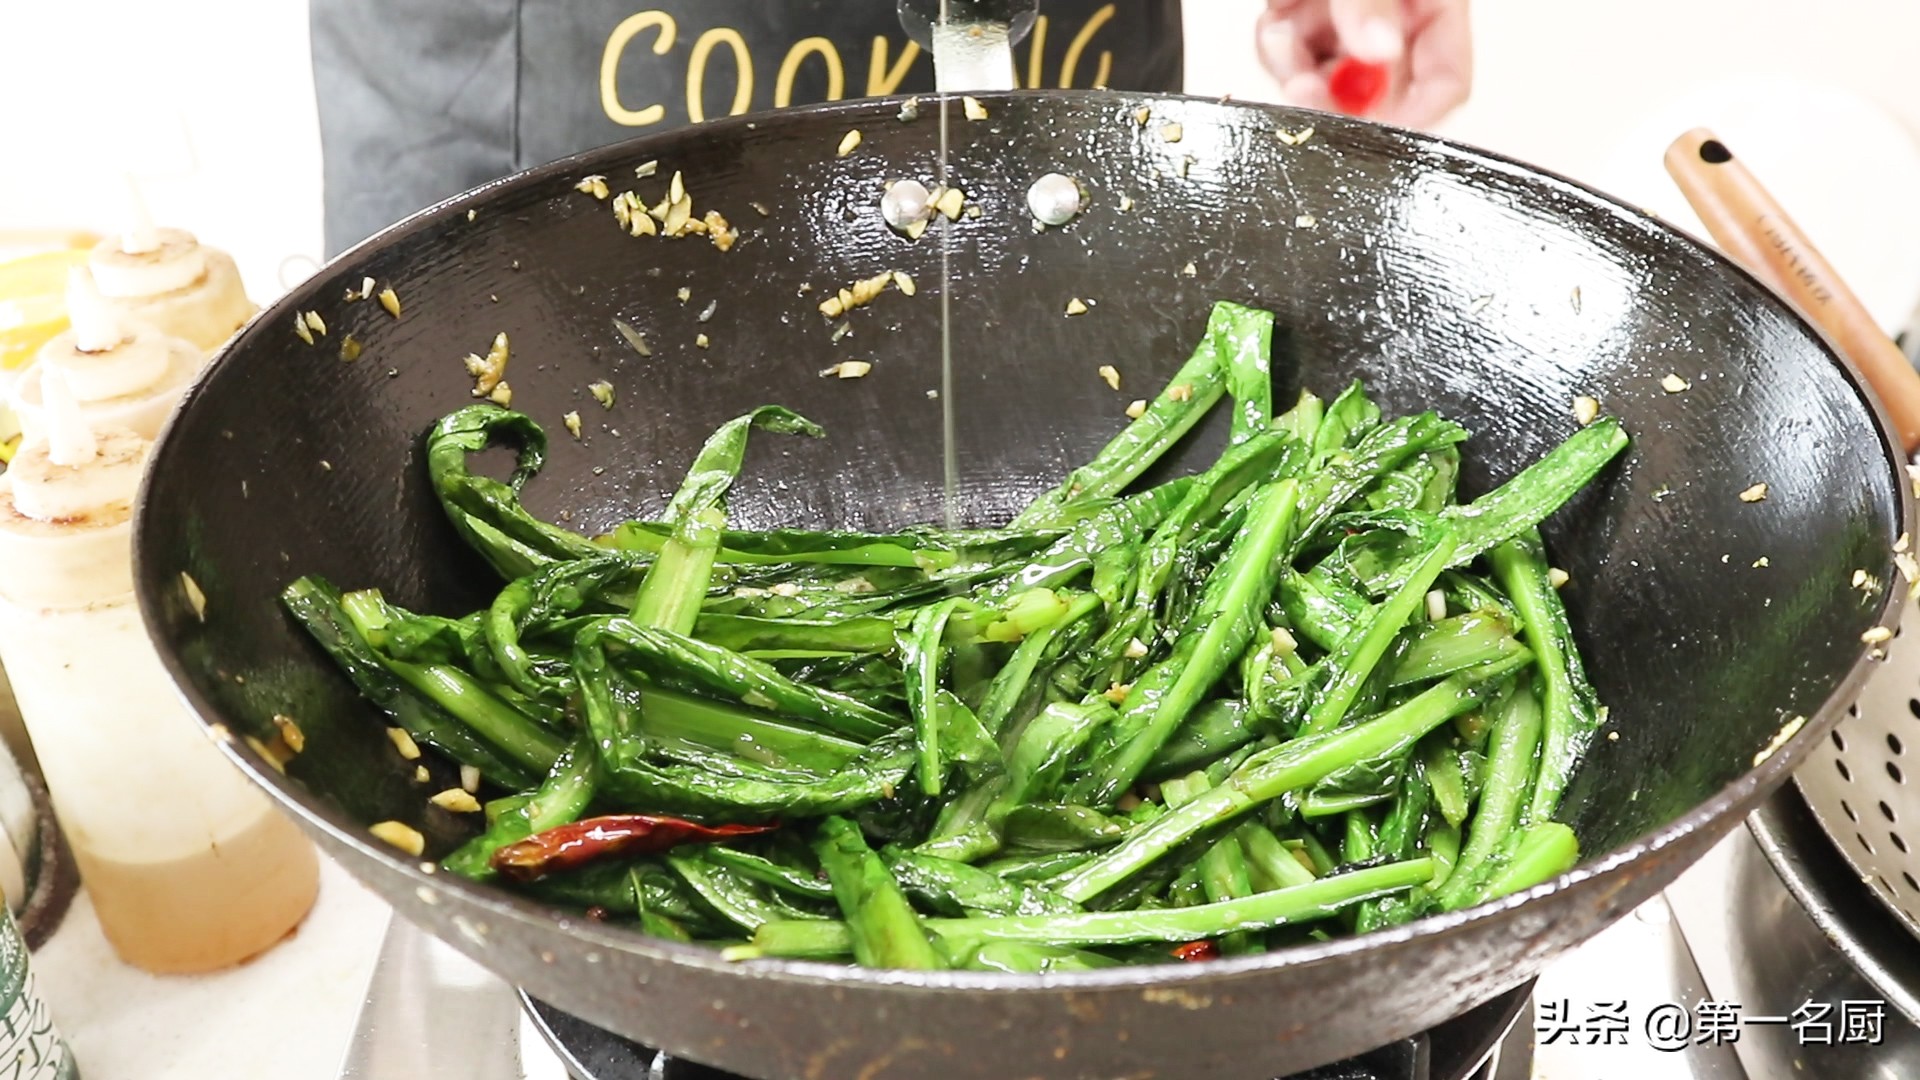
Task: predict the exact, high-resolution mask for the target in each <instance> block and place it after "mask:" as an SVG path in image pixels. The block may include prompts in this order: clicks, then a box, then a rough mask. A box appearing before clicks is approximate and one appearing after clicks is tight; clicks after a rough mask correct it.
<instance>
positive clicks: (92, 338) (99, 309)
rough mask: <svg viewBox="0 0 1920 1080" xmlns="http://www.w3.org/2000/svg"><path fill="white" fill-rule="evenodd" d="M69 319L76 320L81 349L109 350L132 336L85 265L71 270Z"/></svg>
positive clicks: (75, 341)
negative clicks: (101, 293)
mask: <svg viewBox="0 0 1920 1080" xmlns="http://www.w3.org/2000/svg"><path fill="white" fill-rule="evenodd" d="M67 321H68V322H70V323H72V324H73V344H74V348H76V349H79V350H80V351H81V352H90V353H97V352H106V351H107V350H109V349H112V348H114V347H115V346H117V345H119V344H121V343H122V342H125V341H127V340H128V339H129V338H130V337H132V335H131V334H129V333H128V332H127V328H126V327H125V326H124V325H122V324H121V322H120V316H119V314H118V313H116V312H115V311H114V309H113V305H111V304H109V303H107V298H106V297H104V296H102V295H100V287H99V286H98V285H97V284H95V283H94V280H93V273H92V272H91V271H89V270H88V269H87V268H86V267H84V266H76V267H74V268H73V269H71V270H69V271H67Z"/></svg>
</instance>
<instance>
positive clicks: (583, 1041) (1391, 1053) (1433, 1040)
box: [520, 982, 1533, 1080]
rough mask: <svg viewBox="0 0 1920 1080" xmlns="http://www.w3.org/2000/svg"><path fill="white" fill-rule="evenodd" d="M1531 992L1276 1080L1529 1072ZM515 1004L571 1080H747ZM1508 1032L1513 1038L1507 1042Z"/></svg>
mask: <svg viewBox="0 0 1920 1080" xmlns="http://www.w3.org/2000/svg"><path fill="white" fill-rule="evenodd" d="M1532 993H1533V983H1531V982H1529V983H1527V984H1526V985H1524V986H1521V987H1518V988H1517V989H1514V990H1510V991H1508V992H1507V993H1505V994H1503V995H1501V996H1500V997H1497V998H1495V999H1494V1000H1492V1001H1490V1002H1488V1003H1486V1004H1485V1005H1482V1006H1480V1007H1479V1008H1477V1009H1475V1010H1473V1011H1472V1012H1470V1013H1467V1014H1465V1015H1464V1016H1460V1017H1458V1018H1456V1019H1453V1020H1449V1021H1447V1022H1446V1023H1444V1024H1442V1025H1440V1026H1439V1027H1437V1028H1434V1029H1432V1030H1431V1031H1427V1032H1425V1033H1423V1034H1420V1035H1416V1036H1414V1037H1412V1038H1410V1039H1402V1040H1400V1041H1399V1042H1396V1043H1389V1044H1387V1045H1386V1046H1383V1047H1380V1048H1379V1049H1377V1050H1373V1051H1370V1052H1368V1053H1365V1054H1362V1055H1360V1056H1359V1057H1357V1058H1353V1059H1351V1060H1349V1061H1343V1062H1340V1063H1338V1064H1335V1065H1323V1066H1321V1067H1320V1068H1317V1069H1309V1070H1308V1071H1306V1072H1303V1073H1295V1074H1294V1075H1293V1076H1290V1077H1281V1078H1278V1080H1503V1078H1505V1077H1510V1076H1526V1075H1528V1074H1529V1073H1530V1072H1531V1071H1532V1069H1531V1065H1530V1064H1529V1063H1528V1062H1526V1061H1520V1062H1516V1061H1515V1060H1514V1055H1515V1053H1516V1049H1515V1047H1516V1045H1517V1046H1518V1047H1519V1050H1518V1052H1519V1053H1522V1054H1524V1053H1526V1052H1527V1051H1528V1050H1530V1049H1531V1047H1532V1045H1533V1042H1532V1039H1531V1038H1524V1039H1523V1038H1519V1037H1518V1036H1520V1035H1522V1034H1530V1033H1526V1032H1522V1031H1520V1030H1519V1029H1517V1028H1516V1025H1515V1021H1516V1020H1517V1019H1519V1017H1520V1016H1521V1015H1522V1013H1523V1012H1525V1011H1526V1006H1527V1004H1528V1002H1529V1001H1530V1000H1531V999H1532ZM520 1000H521V1003H522V1004H523V1005H524V1006H525V1007H526V1010H527V1013H528V1015H529V1016H531V1017H532V1018H533V1023H534V1026H535V1027H537V1028H539V1030H540V1034H541V1035H542V1036H543V1037H544V1038H545V1039H546V1040H547V1043H548V1045H550V1046H552V1047H553V1050H554V1052H555V1053H556V1054H558V1055H559V1057H560V1060H561V1061H562V1062H563V1063H564V1064H565V1065H566V1067H567V1072H568V1073H569V1074H571V1075H572V1076H573V1077H574V1080H745V1078H743V1077H737V1076H734V1075H733V1074H732V1073H727V1072H722V1071H720V1070H719V1069H712V1068H708V1067H707V1066H705V1065H697V1064H694V1063H693V1062H691V1061H682V1060H679V1059H677V1058H669V1057H668V1056H667V1055H665V1054H663V1053H660V1052H659V1051H657V1050H651V1049H648V1048H647V1047H644V1046H641V1045H639V1044H638V1043H634V1042H629V1041H628V1040H626V1039H622V1038H620V1037H619V1036H617V1035H610V1034H608V1033H607V1032H605V1031H602V1030H600V1029H599V1028H597V1027H594V1026H593V1025H592V1024H589V1023H587V1022H586V1021H584V1020H580V1019H577V1018H576V1017H573V1016H570V1015H568V1014H567V1013H563V1012H561V1011H560V1010H558V1009H556V1008H554V1007H553V1006H551V1005H548V1004H546V1003H544V1002H540V1001H536V1000H534V999H533V998H530V997H528V996H527V995H526V994H524V993H523V994H521V995H520ZM1510 1032H1512V1033H1513V1034H1514V1035H1515V1036H1516V1037H1515V1038H1509V1037H1508V1035H1509V1033H1510ZM1503 1040H1504V1041H1505V1043H1506V1045H1505V1046H1502V1041H1503ZM1496 1047H1499V1048H1500V1049H1501V1059H1502V1060H1500V1061H1499V1062H1498V1068H1499V1073H1498V1075H1497V1076H1496V1074H1495V1073H1494V1068H1495V1062H1494V1061H1492V1060H1490V1059H1491V1058H1492V1057H1493V1052H1494V1049H1495V1048H1496ZM1516 1065H1517V1068H1516Z"/></svg>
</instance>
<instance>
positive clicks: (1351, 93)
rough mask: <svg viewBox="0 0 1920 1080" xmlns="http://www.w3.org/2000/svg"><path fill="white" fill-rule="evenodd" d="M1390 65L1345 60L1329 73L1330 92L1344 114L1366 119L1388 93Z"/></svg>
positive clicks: (1348, 58)
mask: <svg viewBox="0 0 1920 1080" xmlns="http://www.w3.org/2000/svg"><path fill="white" fill-rule="evenodd" d="M1388 74H1389V73H1388V70H1387V65H1385V64H1370V63H1368V62H1366V61H1365V60H1356V59H1354V58H1353V57H1351V56H1349V57H1345V58H1343V59H1342V60H1341V61H1340V62H1339V63H1337V64H1335V65H1333V70H1332V71H1331V72H1329V73H1328V74H1327V93H1328V94H1329V95H1330V96H1331V97H1332V98H1333V103H1334V105H1336V106H1338V107H1339V109H1340V111H1341V112H1344V113H1347V114H1348V115H1351V116H1365V115H1366V114H1368V113H1370V112H1372V111H1373V107H1374V106H1376V105H1378V104H1380V99H1381V98H1383V97H1385V96H1386V93H1387V76H1388Z"/></svg>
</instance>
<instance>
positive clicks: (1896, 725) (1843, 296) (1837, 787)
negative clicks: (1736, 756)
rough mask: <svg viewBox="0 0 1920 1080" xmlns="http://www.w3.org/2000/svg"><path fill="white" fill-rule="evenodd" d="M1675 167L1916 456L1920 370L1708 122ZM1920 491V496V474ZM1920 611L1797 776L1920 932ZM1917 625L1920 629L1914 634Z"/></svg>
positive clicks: (1670, 153) (1848, 848) (1910, 606)
mask: <svg viewBox="0 0 1920 1080" xmlns="http://www.w3.org/2000/svg"><path fill="white" fill-rule="evenodd" d="M1666 163H1667V171H1668V172H1669V173H1671V174H1672V176H1673V178H1674V180H1675V181H1676V182H1677V183H1678V184H1679V185H1680V188H1681V190H1682V191H1683V192H1685V193H1686V196H1687V200H1688V202H1690V203H1692V204H1693V206H1694V209H1695V210H1696V211H1698V213H1699V215H1700V220H1701V221H1703V222H1705V223H1706V226H1707V230H1708V231H1709V232H1711V233H1712V234H1713V238H1714V240H1715V241H1717V242H1718V243H1719V245H1720V247H1721V249H1722V250H1724V251H1725V252H1726V253H1727V254H1728V255H1729V256H1731V257H1733V258H1734V259H1737V260H1738V261H1740V262H1741V263H1743V264H1745V265H1746V267H1747V269H1748V270H1749V271H1751V272H1752V273H1753V274H1754V275H1755V276H1756V277H1759V278H1760V279H1761V280H1763V281H1765V282H1767V284H1769V285H1771V286H1773V288H1774V290H1775V291H1777V292H1779V293H1781V294H1782V295H1784V296H1786V297H1787V298H1788V299H1790V300H1792V301H1793V302H1794V303H1795V304H1796V305H1797V306H1798V307H1799V308H1800V310H1801V313H1802V314H1804V315H1805V316H1806V317H1807V318H1808V320H1810V321H1811V322H1813V323H1814V324H1815V325H1817V326H1818V327H1820V329H1821V330H1823V331H1825V332H1826V334H1827V337H1828V338H1829V339H1831V340H1832V342H1833V343H1834V345H1835V347H1836V348H1838V349H1839V351H1840V352H1841V353H1842V355H1844V356H1846V357H1847V358H1848V359H1849V360H1851V361H1852V362H1853V364H1854V366H1856V367H1857V368H1859V369H1860V373H1861V375H1862V376H1864V377H1865V379H1866V381H1867V382H1868V384H1869V385H1871V386H1872V387H1873V389H1874V392H1875V394H1876V395H1877V396H1878V397H1879V398H1880V402H1881V405H1882V406H1883V407H1884V409H1885V411H1886V415H1887V416H1888V418H1889V419H1890V420H1891V421H1892V422H1893V426H1894V428H1895V430H1896V432H1897V434H1898V435H1899V436H1900V442H1901V445H1903V446H1904V447H1906V450H1907V453H1908V454H1913V453H1914V452H1915V450H1916V449H1917V448H1920V373H1916V372H1915V370H1914V368H1913V365H1912V364H1911V363H1909V362H1908V360H1907V358H1906V356H1905V355H1904V354H1902V353H1901V351H1900V350H1899V348H1898V347H1896V346H1895V345H1894V343H1893V341H1892V340H1891V339H1889V338H1888V337H1887V336H1886V334H1885V333H1884V332H1883V331H1882V330H1881V329H1880V327H1879V326H1878V325H1876V324H1875V322H1874V320H1873V317H1872V316H1871V315H1870V314H1869V313H1868V312H1867V310H1866V308H1865V307H1864V306H1863V305H1861V303H1860V302H1859V300H1858V299H1856V298H1855V297H1854V295H1853V293H1852V292H1851V291H1850V290H1849V289H1848V288H1847V286H1846V284H1845V283H1844V282H1843V281H1842V280H1841V279H1840V276H1839V275H1838V274H1836V273H1835V272H1834V270H1833V267H1832V266H1831V265H1829V264H1828V263H1827V261H1826V260H1825V259H1824V258H1822V257H1821V255H1820V253H1819V252H1818V251H1817V250H1816V249H1815V248H1814V246H1813V245H1812V244H1811V243H1809V242H1808V241H1807V238H1806V236H1805V235H1804V234H1802V233H1801V232H1800V230H1799V228H1798V227H1797V226H1795V225H1794V224H1793V221H1792V219H1791V218H1789V217H1788V216H1787V215H1786V213H1785V212H1783V211H1782V210H1781V209H1780V207H1779V205H1778V204H1777V203H1775V202H1774V200H1773V199H1772V197H1771V196H1769V195H1768V194H1767V192H1766V190H1765V189H1764V188H1762V187H1761V186H1760V184H1759V182H1758V181H1756V180H1755V179H1754V178H1753V176H1752V174H1751V173H1749V172H1748V171H1747V170H1746V168H1745V167H1744V166H1743V165H1741V164H1740V163H1739V162H1738V161H1737V160H1735V159H1734V157H1733V155H1732V153H1731V152H1730V151H1729V150H1728V149H1727V147H1726V145H1725V144H1724V143H1722V142H1720V140H1718V139H1716V138H1714V137H1713V135H1712V134H1711V133H1710V132H1707V131H1704V130H1695V131H1691V132H1688V133H1687V134H1686V135H1684V136H1682V137H1681V138H1680V139H1679V140H1678V141H1676V142H1675V143H1674V144H1673V146H1672V147H1670V148H1669V149H1668V150H1667V156H1666ZM1915 493H1916V494H1917V495H1920V473H1917V474H1916V488H1915ZM1911 536H1912V533H1911V532H1909V534H1908V538H1903V539H1905V540H1906V541H1907V544H1908V545H1909V546H1907V547H1905V548H1903V549H1899V550H1896V553H1895V561H1896V562H1897V563H1899V564H1900V565H1901V568H1902V571H1903V572H1904V574H1905V575H1906V577H1907V578H1908V579H1909V581H1898V580H1896V581H1891V582H1883V583H1872V582H1856V583H1854V584H1855V586H1856V587H1857V586H1858V585H1861V584H1865V585H1866V586H1867V587H1869V588H1873V587H1875V586H1876V584H1877V585H1878V586H1880V587H1885V588H1894V589H1900V588H1906V587H1907V586H1908V584H1909V582H1910V581H1912V580H1913V579H1916V578H1920V564H1916V563H1915V561H1914V559H1915V558H1916V553H1915V552H1914V551H1913V550H1912V549H1911V546H1910V545H1911V543H1912V540H1911V539H1910V538H1911ZM1836 587H1845V586H1844V585H1836ZM1917 609H1920V605H1916V604H1915V602H1914V601H1913V600H1912V599H1909V600H1908V602H1907V605H1906V610H1905V612H1904V613H1903V614H1902V616H1901V627H1900V628H1899V629H1896V630H1895V631H1894V634H1893V637H1892V638H1890V639H1888V640H1885V641H1880V642H1873V641H1863V642H1862V647H1875V648H1879V649H1883V650H1885V654H1886V656H1885V663H1884V664H1883V665H1882V666H1881V668H1880V670H1879V672H1878V673H1877V674H1875V675H1874V677H1873V678H1871V679H1869V680H1868V681H1867V684H1866V686H1865V688H1864V689H1862V691H1861V693H1860V697H1859V698H1858V699H1857V700H1856V701H1855V702H1854V703H1853V704H1852V705H1851V706H1849V707H1848V709H1847V717H1846V719H1845V720H1843V721H1841V723H1840V725H1839V726H1838V727H1836V728H1834V730H1833V733H1832V735H1831V736H1829V737H1828V738H1827V739H1826V740H1824V741H1823V742H1822V743H1821V744H1820V746H1819V747H1818V748H1817V749H1815V751H1814V752H1813V755H1812V757H1810V758H1809V759H1808V760H1807V763H1806V764H1805V765H1804V766H1802V768H1801V769H1800V771H1799V772H1798V773H1797V774H1795V776H1794V783H1795V784H1797V785H1798V786H1799V788H1800V792H1801V794H1802V795H1804V796H1805V797H1806V800H1807V804H1808V805H1809V806H1810V807H1811V808H1812V809H1813V813H1814V816H1815V817H1817V818H1819V820H1820V824H1821V825H1822V827H1824V828H1825V829H1826V831H1827V833H1828V835H1830V836H1831V837H1833V840H1834V843H1835V845H1836V846H1838V847H1839V849H1840V851H1841V853H1842V854H1843V855H1845V856H1846V858H1847V860H1848V861H1849V862H1851V863H1852V864H1853V867H1854V869H1856V870H1857V871H1859V873H1860V877H1861V880H1863V881H1864V882H1866V884H1867V885H1868V886H1869V887H1870V888H1871V889H1872V890H1873V892H1874V894H1875V895H1877V896H1878V897H1879V898H1880V899H1881V900H1882V901H1884V902H1885V903H1886V905H1887V906H1888V907H1889V908H1891V909H1892V910H1893V912H1894V914H1896V915H1897V916H1899V918H1900V919H1901V921H1903V922H1904V923H1906V925H1907V928H1908V929H1909V930H1911V931H1913V932H1914V934H1916V935H1920V614H1916V610H1917ZM1906 627H1913V628H1914V633H1911V634H1908V633H1904V632H1903V631H1904V630H1905V628H1906ZM1870 633H1871V632H1870ZM1909 774H1912V778H1911V779H1909Z"/></svg>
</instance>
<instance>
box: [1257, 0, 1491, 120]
mask: <svg viewBox="0 0 1920 1080" xmlns="http://www.w3.org/2000/svg"><path fill="white" fill-rule="evenodd" d="M1258 36H1259V46H1260V56H1261V59H1262V60H1264V61H1265V62H1266V65H1267V69H1268V70H1269V71H1271V72H1272V73H1273V76H1274V78H1276V79H1278V80H1280V89H1281V92H1282V93H1283V94H1284V95H1285V96H1286V99H1287V100H1288V101H1289V102H1291V103H1293V104H1295V105H1304V106H1306V107H1308V108H1314V109H1329V110H1339V111H1348V110H1347V108H1343V106H1349V102H1350V101H1352V100H1353V99H1354V98H1356V97H1358V98H1362V99H1364V98H1367V97H1371V96H1374V95H1372V94H1370V93H1368V92H1367V91H1368V90H1369V89H1370V88H1369V87H1368V86H1367V85H1366V84H1367V83H1368V82H1369V81H1370V80H1371V78H1372V76H1371V72H1377V71H1378V70H1379V68H1385V74H1386V88H1385V93H1384V95H1381V96H1379V98H1378V101H1377V102H1376V103H1374V104H1372V105H1371V107H1369V108H1366V109H1365V111H1364V114H1365V115H1366V116H1367V117H1369V118H1371V119H1375V120H1383V121H1385V122H1387V123H1390V124H1398V125H1400V126H1402V127H1428V126H1430V125H1432V124H1434V123H1437V122H1438V121H1439V120H1440V119H1441V118H1442V117H1444V116H1446V115H1447V114H1448V113H1449V112H1452V111H1453V110H1454V109H1455V108H1456V107H1457V106H1459V105H1460V103H1461V102H1463V101H1465V100H1467V92H1468V90H1469V89H1470V88H1471V87H1472V85H1473V37H1472V33H1471V29H1470V27H1469V26H1468V22H1467V0H1268V2H1267V10H1266V12H1265V13H1264V14H1263V15H1261V17H1260V26H1259V35H1258ZM1355 61H1357V62H1359V65H1378V67H1374V68H1371V69H1369V68H1368V67H1365V66H1356V65H1355V64H1354V62H1355ZM1343 64H1344V65H1346V67H1344V68H1343V67H1342V65H1343ZM1329 79H1332V80H1333V82H1334V85H1333V86H1332V87H1330V86H1329ZM1349 107H1350V106H1349Z"/></svg>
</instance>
